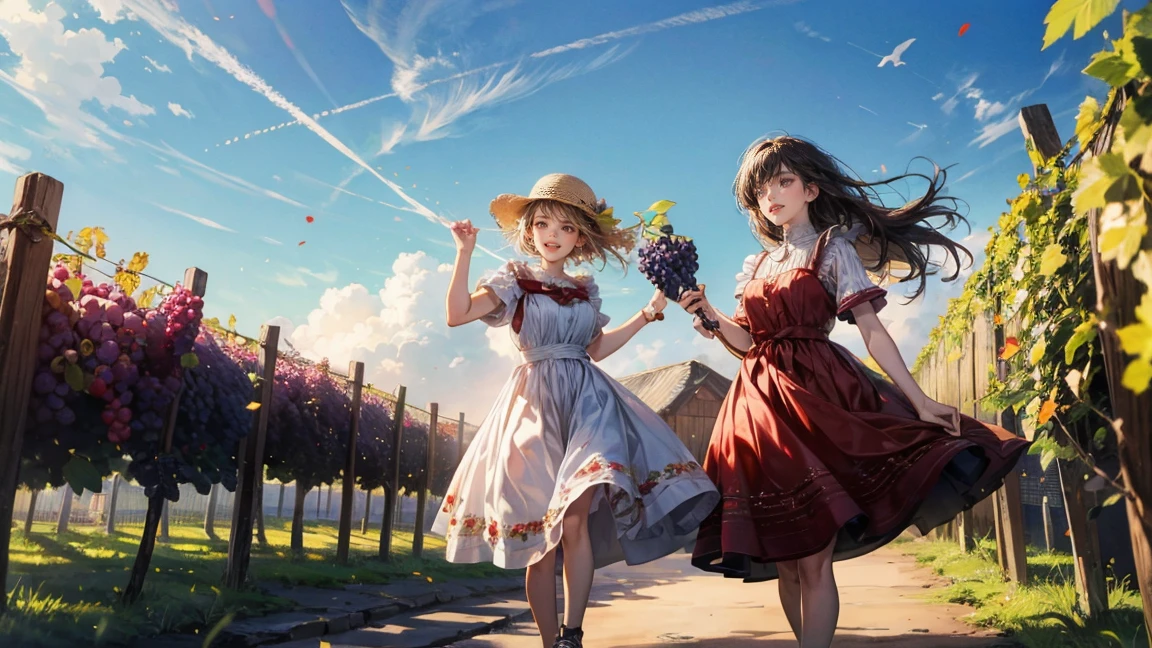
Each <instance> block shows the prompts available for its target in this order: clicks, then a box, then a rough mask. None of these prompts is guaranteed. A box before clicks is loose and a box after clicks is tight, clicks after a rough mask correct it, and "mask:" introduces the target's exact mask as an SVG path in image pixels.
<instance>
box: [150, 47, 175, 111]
mask: <svg viewBox="0 0 1152 648" xmlns="http://www.w3.org/2000/svg"><path fill="white" fill-rule="evenodd" d="M144 60H145V61H148V63H149V64H150V65H151V66H152V68H153V69H155V70H156V71H157V72H167V73H169V74H171V73H172V68H170V67H168V66H167V65H162V64H160V63H157V62H156V60H155V59H153V58H152V57H151V56H145V57H144ZM168 106H169V107H171V106H172V104H168Z"/></svg>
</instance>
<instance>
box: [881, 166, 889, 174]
mask: <svg viewBox="0 0 1152 648" xmlns="http://www.w3.org/2000/svg"><path fill="white" fill-rule="evenodd" d="M880 173H888V167H886V166H884V165H883V164H881V165H880Z"/></svg>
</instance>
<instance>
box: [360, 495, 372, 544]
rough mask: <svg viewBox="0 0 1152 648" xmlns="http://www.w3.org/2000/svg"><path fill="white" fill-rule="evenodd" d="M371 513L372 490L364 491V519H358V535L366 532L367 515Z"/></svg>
mask: <svg viewBox="0 0 1152 648" xmlns="http://www.w3.org/2000/svg"><path fill="white" fill-rule="evenodd" d="M371 513H372V491H365V492H364V519H362V520H360V535H365V534H367V533H368V523H369V519H368V518H369V517H370V515H371Z"/></svg>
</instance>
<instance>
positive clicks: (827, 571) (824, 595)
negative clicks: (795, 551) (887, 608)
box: [796, 538, 840, 648]
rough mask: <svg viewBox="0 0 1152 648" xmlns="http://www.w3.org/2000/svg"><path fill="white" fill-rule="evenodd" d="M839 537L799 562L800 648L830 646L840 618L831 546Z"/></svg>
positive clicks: (832, 546) (838, 595)
mask: <svg viewBox="0 0 1152 648" xmlns="http://www.w3.org/2000/svg"><path fill="white" fill-rule="evenodd" d="M835 546H836V539H835V538H833V539H832V542H830V543H828V546H827V547H825V548H824V549H823V550H822V551H820V553H817V554H813V555H811V556H808V557H806V558H801V559H800V560H798V561H796V562H797V563H798V564H799V567H800V599H801V608H802V612H801V617H802V619H803V630H802V631H801V640H800V648H828V647H829V646H831V645H832V637H833V636H834V635H835V634H836V620H837V619H838V618H839V617H840V594H839V592H837V591H836V578H835V576H833V574H832V549H833V548H834V547H835Z"/></svg>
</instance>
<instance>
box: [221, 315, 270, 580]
mask: <svg viewBox="0 0 1152 648" xmlns="http://www.w3.org/2000/svg"><path fill="white" fill-rule="evenodd" d="M279 342H280V327H279V326H268V325H267V324H265V325H264V326H262V327H261V328H260V353H259V354H258V355H257V357H256V374H257V375H259V376H260V384H259V385H258V386H257V387H256V390H255V392H256V393H255V401H256V402H257V403H260V408H259V409H257V410H256V414H255V416H253V417H252V433H251V434H249V435H248V436H247V437H246V438H245V439H244V440H242V441H241V442H240V444H239V448H238V449H237V454H236V462H237V467H236V472H237V477H238V478H237V480H236V499H235V501H234V503H233V505H232V531H231V533H230V534H229V538H228V567H227V570H226V571H225V575H224V584H225V585H227V586H228V587H231V588H233V589H238V588H239V587H240V586H241V585H243V584H244V583H245V582H246V581H247V580H248V561H249V558H250V555H251V553H252V520H253V516H255V515H256V513H257V506H259V507H260V508H261V509H263V508H264V505H263V502H261V501H260V499H259V498H260V497H262V493H261V490H260V485H261V484H262V483H263V480H264V439H265V436H266V434H267V431H268V415H269V413H270V412H269V410H271V408H272V384H273V381H274V380H275V377H276V347H277V346H278V345H279Z"/></svg>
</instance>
